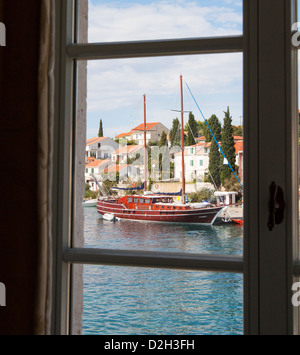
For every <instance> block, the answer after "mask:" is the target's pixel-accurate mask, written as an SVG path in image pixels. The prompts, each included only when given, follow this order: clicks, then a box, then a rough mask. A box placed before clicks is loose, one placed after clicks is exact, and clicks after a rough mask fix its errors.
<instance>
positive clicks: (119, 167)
mask: <svg viewBox="0 0 300 355" xmlns="http://www.w3.org/2000/svg"><path fill="white" fill-rule="evenodd" d="M128 166H129V165H128V164H122V165H117V164H115V165H111V166H110V167H109V168H107V169H105V170H104V172H105V173H107V174H109V173H118V172H120V171H121V170H123V169H126V168H127V167H128Z"/></svg>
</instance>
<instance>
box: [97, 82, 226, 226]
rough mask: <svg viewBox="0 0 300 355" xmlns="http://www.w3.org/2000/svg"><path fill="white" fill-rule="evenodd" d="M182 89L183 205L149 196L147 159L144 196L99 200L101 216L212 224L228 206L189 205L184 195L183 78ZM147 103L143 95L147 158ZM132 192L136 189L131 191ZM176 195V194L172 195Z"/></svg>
mask: <svg viewBox="0 0 300 355" xmlns="http://www.w3.org/2000/svg"><path fill="white" fill-rule="evenodd" d="M180 89H181V110H180V111H179V112H181V150H182V190H181V192H180V195H181V196H180V202H178V196H170V195H169V194H149V192H148V191H147V161H146V158H145V162H144V171H145V180H144V183H143V188H144V194H143V195H137V194H132V195H128V196H124V197H119V198H113V197H111V196H105V197H100V198H98V203H97V211H98V212H99V213H100V214H101V215H105V214H107V213H110V214H113V215H114V216H115V217H116V218H118V219H124V220H132V221H143V222H161V223H172V224H174V223H180V224H197V225H212V224H213V223H214V222H215V220H216V219H217V217H218V216H219V214H220V213H221V212H222V211H223V209H224V208H225V207H226V206H215V205H211V204H205V205H204V206H201V205H200V204H192V203H187V200H186V195H185V171H184V131H183V129H184V123H183V114H184V111H183V98H182V96H183V89H182V76H180ZM146 130H147V128H146V100H145V95H144V149H145V157H146V156H147V155H146V150H147V146H146ZM128 190H133V189H128ZM172 195H174V194H172Z"/></svg>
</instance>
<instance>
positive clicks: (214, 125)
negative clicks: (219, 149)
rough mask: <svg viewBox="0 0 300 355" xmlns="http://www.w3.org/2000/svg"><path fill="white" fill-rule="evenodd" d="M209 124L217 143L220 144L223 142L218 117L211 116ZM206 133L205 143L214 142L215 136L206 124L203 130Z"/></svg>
mask: <svg viewBox="0 0 300 355" xmlns="http://www.w3.org/2000/svg"><path fill="white" fill-rule="evenodd" d="M207 123H208V125H209V127H210V128H211V130H212V131H213V133H214V135H215V137H216V139H217V141H218V142H219V141H220V140H221V130H222V127H221V123H220V121H219V119H218V117H217V116H216V115H211V116H210V118H209V119H208V120H207ZM203 131H204V136H205V141H206V142H211V141H213V136H212V134H211V132H210V129H209V128H208V127H207V125H206V124H205V127H204V129H203Z"/></svg>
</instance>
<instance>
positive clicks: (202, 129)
mask: <svg viewBox="0 0 300 355" xmlns="http://www.w3.org/2000/svg"><path fill="white" fill-rule="evenodd" d="M197 125H198V132H199V134H200V136H201V137H202V136H204V135H205V134H204V133H205V128H206V127H207V126H206V123H205V122H201V121H197Z"/></svg>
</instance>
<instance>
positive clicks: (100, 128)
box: [98, 120, 103, 137]
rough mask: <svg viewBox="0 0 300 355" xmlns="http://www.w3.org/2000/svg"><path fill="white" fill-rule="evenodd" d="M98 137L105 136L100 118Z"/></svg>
mask: <svg viewBox="0 0 300 355" xmlns="http://www.w3.org/2000/svg"><path fill="white" fill-rule="evenodd" d="M98 137H103V123H102V120H100V124H99V131H98Z"/></svg>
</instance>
